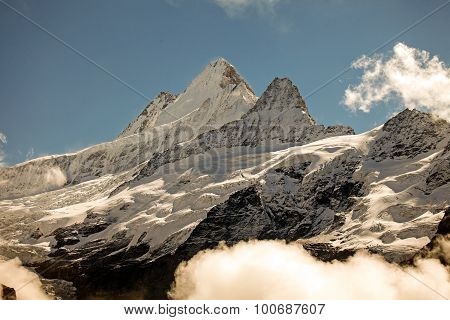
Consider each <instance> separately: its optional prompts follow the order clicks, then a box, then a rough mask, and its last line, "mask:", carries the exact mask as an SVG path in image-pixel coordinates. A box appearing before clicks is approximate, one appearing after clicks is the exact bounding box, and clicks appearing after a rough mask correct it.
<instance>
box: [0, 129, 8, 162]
mask: <svg viewBox="0 0 450 320" xmlns="http://www.w3.org/2000/svg"><path fill="white" fill-rule="evenodd" d="M7 142H8V140H7V139H6V135H5V134H4V133H2V132H0V167H4V166H5V165H6V164H5V162H4V160H5V152H4V151H3V149H2V147H3V145H4V144H6V143H7Z"/></svg>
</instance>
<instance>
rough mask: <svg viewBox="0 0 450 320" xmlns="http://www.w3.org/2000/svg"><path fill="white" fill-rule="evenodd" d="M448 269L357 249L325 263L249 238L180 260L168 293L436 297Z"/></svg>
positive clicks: (448, 288) (447, 286) (292, 247)
mask: <svg viewBox="0 0 450 320" xmlns="http://www.w3.org/2000/svg"><path fill="white" fill-rule="evenodd" d="M447 254H448V253H447ZM448 272H449V270H448V269H447V268H446V267H444V266H443V265H441V264H440V262H439V260H438V259H431V258H427V259H420V260H417V261H416V264H415V266H411V267H406V268H401V267H399V266H398V265H395V264H390V263H388V262H386V261H385V260H383V258H381V257H379V256H375V255H369V254H367V253H357V254H356V255H355V256H353V257H351V258H349V259H348V260H347V261H346V262H339V261H334V262H332V263H325V262H322V261H319V260H317V259H316V258H314V257H312V256H311V255H310V254H309V253H308V252H307V251H306V250H304V249H303V248H302V247H301V246H299V245H296V244H286V243H285V242H282V241H250V242H241V243H238V244H237V245H235V246H233V247H231V248H230V247H226V246H221V247H219V248H217V249H215V250H206V251H203V252H200V253H199V254H197V255H196V256H195V257H193V258H192V259H191V260H190V261H188V262H185V263H182V264H181V265H180V266H179V267H178V269H177V271H176V274H175V277H176V280H175V285H174V286H173V288H172V290H171V292H170V295H171V297H172V298H175V299H283V300H284V299H441V298H442V297H441V296H440V295H438V294H437V293H436V292H435V291H437V292H439V293H440V294H442V295H444V296H446V297H450V281H449V273H448ZM415 278H416V279H415ZM417 279H419V280H420V281H418V280H417ZM424 283H425V284H426V285H427V286H429V287H431V288H433V290H435V291H433V290H431V289H430V288H429V287H427V286H425V285H424Z"/></svg>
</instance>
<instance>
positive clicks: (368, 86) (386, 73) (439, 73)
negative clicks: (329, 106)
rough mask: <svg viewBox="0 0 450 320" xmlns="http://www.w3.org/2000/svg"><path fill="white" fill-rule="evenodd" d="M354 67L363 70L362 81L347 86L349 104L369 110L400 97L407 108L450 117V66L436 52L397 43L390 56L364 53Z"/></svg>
mask: <svg viewBox="0 0 450 320" xmlns="http://www.w3.org/2000/svg"><path fill="white" fill-rule="evenodd" d="M352 67H353V68H355V69H362V70H363V71H364V73H363V75H362V79H361V83H359V84H358V85H356V86H349V87H348V88H347V89H346V90H345V95H344V99H343V103H344V104H345V105H346V106H347V107H348V108H350V109H352V110H362V111H364V112H369V111H370V110H371V109H372V108H373V107H374V106H375V105H376V104H377V103H379V102H388V101H390V100H392V99H397V100H399V101H400V103H402V104H403V105H404V107H406V108H417V109H422V110H424V111H429V112H433V113H435V114H437V115H439V116H440V117H442V118H444V119H447V120H450V68H449V67H447V66H446V65H445V63H444V62H442V61H441V60H439V58H438V57H437V56H431V55H430V53H429V52H427V51H424V50H419V49H415V48H411V47H408V46H407V45H405V44H403V43H398V44H396V45H395V46H394V50H393V54H392V56H391V57H387V58H386V57H384V56H383V55H376V56H373V57H367V56H362V57H361V58H359V59H358V60H356V61H355V62H354V63H353V64H352Z"/></svg>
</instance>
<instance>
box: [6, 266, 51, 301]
mask: <svg viewBox="0 0 450 320" xmlns="http://www.w3.org/2000/svg"><path fill="white" fill-rule="evenodd" d="M0 284H3V285H5V286H7V287H10V288H13V289H15V291H16V296H17V299H18V300H47V299H50V298H49V297H48V296H47V294H46V293H45V292H44V290H42V283H41V281H40V280H39V277H38V276H37V275H36V274H35V273H33V272H31V271H30V270H28V269H26V268H24V267H23V266H22V263H21V262H20V260H19V259H18V258H16V259H11V260H7V261H3V260H0ZM1 296H2V295H1V292H0V300H1Z"/></svg>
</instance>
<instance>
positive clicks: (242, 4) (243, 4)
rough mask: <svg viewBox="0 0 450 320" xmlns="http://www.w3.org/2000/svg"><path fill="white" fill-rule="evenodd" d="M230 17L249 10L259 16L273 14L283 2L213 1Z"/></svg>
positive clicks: (275, 0)
mask: <svg viewBox="0 0 450 320" xmlns="http://www.w3.org/2000/svg"><path fill="white" fill-rule="evenodd" d="M212 1H213V2H214V3H215V4H216V5H218V6H219V7H221V8H222V9H223V10H224V11H225V13H226V14H227V15H228V16H230V17H235V16H236V15H239V14H242V13H244V12H246V11H247V10H256V12H257V13H258V14H259V15H267V14H273V13H274V9H275V6H276V5H277V4H278V3H279V2H281V0H212Z"/></svg>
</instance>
